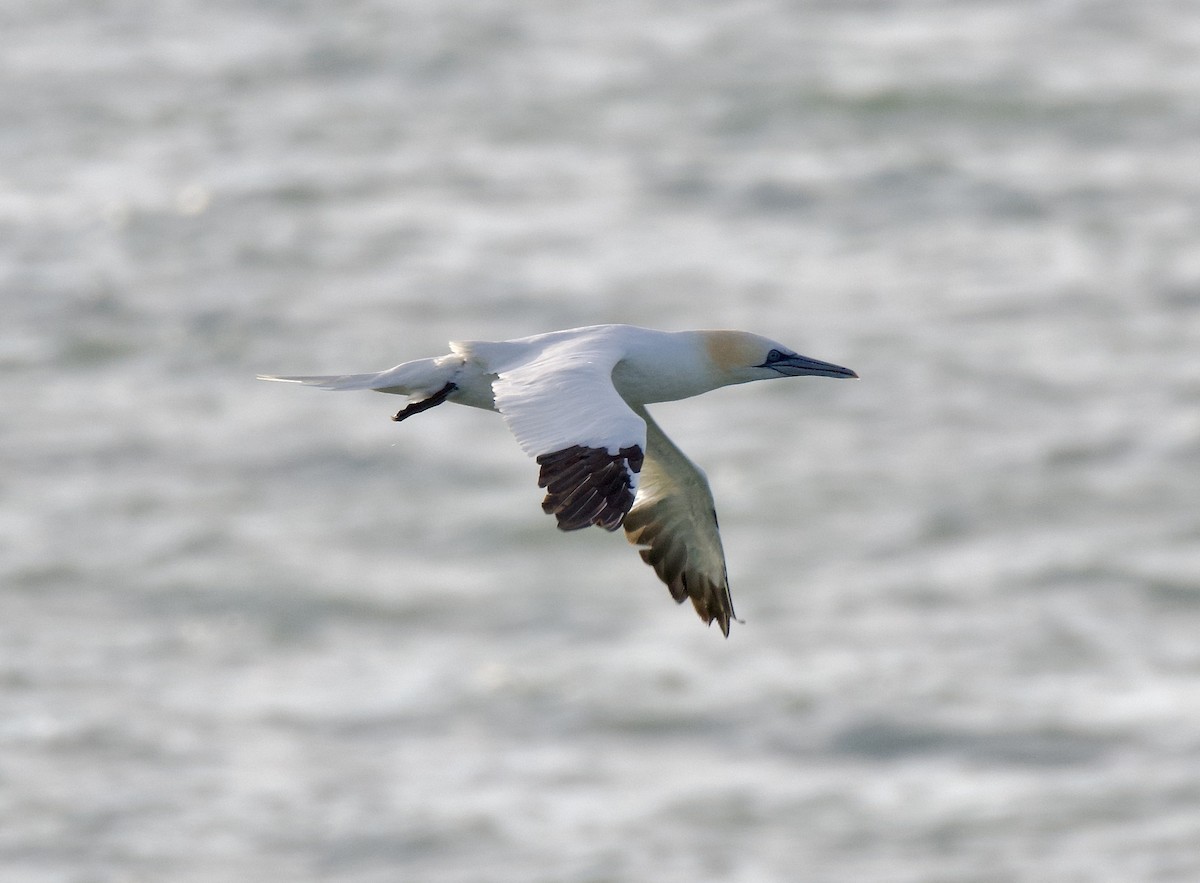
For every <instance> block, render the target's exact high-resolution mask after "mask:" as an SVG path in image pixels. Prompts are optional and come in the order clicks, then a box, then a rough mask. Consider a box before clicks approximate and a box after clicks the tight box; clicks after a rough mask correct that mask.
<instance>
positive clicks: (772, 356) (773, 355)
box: [767, 350, 785, 365]
mask: <svg viewBox="0 0 1200 883" xmlns="http://www.w3.org/2000/svg"><path fill="white" fill-rule="evenodd" d="M782 358H785V356H784V355H783V353H781V352H780V351H779V350H771V351H770V352H769V353H767V364H768V365H770V364H772V363H774V362H778V361H779V360H780V359H782Z"/></svg>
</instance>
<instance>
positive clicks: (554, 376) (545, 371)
mask: <svg viewBox="0 0 1200 883" xmlns="http://www.w3.org/2000/svg"><path fill="white" fill-rule="evenodd" d="M454 348H455V350H456V351H458V352H461V353H463V354H464V355H465V356H467V357H468V358H471V359H474V360H476V361H478V362H479V363H480V364H482V366H483V368H484V370H486V371H488V372H490V373H493V374H495V375H496V381H495V382H494V383H493V384H492V389H493V391H494V393H495V399H496V410H498V411H499V412H500V414H501V416H503V417H504V420H505V422H506V423H507V424H508V428H509V429H510V430H512V434H513V435H514V436H516V439H517V442H518V443H519V444H520V445H521V447H522V448H523V449H524V450H525V452H526V453H527V454H530V455H531V456H534V457H536V458H537V462H538V464H539V465H540V466H541V467H542V468H541V473H540V475H539V477H538V485H539V486H540V487H544V488H546V490H547V494H546V499H545V500H544V501H543V503H542V509H543V510H545V511H546V512H548V513H553V514H554V515H555V517H556V518H557V519H558V526H559V528H561V529H562V530H577V529H579V528H581V527H587V526H589V525H593V524H594V525H597V526H599V527H603V528H605V529H607V530H616V529H617V528H618V527H620V526H621V523H622V521H623V519H624V518H625V513H626V512H628V511H629V509H630V507H631V506H632V505H633V501H634V495H635V493H636V492H637V480H638V473H639V472H640V471H641V468H642V458H643V452H644V451H645V449H646V424H645V423H644V422H643V420H642V418H641V417H639V416H638V415H637V414H635V413H634V412H633V411H632V410H631V409H630V407H629V405H628V404H626V403H625V400H624V399H622V398H621V396H620V394H619V393H618V392H617V390H616V388H615V387H614V386H613V380H612V372H613V368H615V367H616V365H617V362H619V361H620V360H621V358H622V357H623V355H624V352H623V351H622V350H621V348H620V347H619V346H618V345H617V344H616V343H615V342H614V341H612V340H611V339H605V338H600V337H597V336H573V337H568V338H561V337H559V338H557V339H554V340H549V341H545V340H542V341H537V342H536V343H530V344H528V345H524V346H519V347H513V346H512V345H511V343H509V344H507V345H506V344H501V345H498V346H493V345H489V344H485V343H459V344H454Z"/></svg>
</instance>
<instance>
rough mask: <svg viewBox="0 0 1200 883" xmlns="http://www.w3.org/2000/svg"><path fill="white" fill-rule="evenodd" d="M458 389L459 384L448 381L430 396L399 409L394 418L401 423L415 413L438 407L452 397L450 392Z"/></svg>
mask: <svg viewBox="0 0 1200 883" xmlns="http://www.w3.org/2000/svg"><path fill="white" fill-rule="evenodd" d="M456 389H458V385H457V384H455V383H447V384H446V385H445V386H443V387H442V388H441V389H439V390H438V391H437V392H435V393H434V394H433V395H431V396H430V397H429V398H427V399H421V401H419V402H412V403H410V404H408V405H406V406H405V407H404V409H403V410H400V411H397V412H396V415H395V416H394V417H392V419H393V420H395V421H396V422H397V423H399V422H400V421H401V420H407V419H408V418H409V417H411V416H412V415H413V414H420V413H421V412H422V411H428V410H429V409H430V408H436V407H437V406H438V405H440V404H441V403H442V402H444V401H446V399H448V398H449V397H450V393H452V392H454V390H456Z"/></svg>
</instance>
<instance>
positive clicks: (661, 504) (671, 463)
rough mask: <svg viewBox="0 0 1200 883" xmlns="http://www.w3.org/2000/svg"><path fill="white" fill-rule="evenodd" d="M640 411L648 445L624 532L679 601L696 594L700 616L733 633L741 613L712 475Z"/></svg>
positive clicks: (693, 598)
mask: <svg viewBox="0 0 1200 883" xmlns="http://www.w3.org/2000/svg"><path fill="white" fill-rule="evenodd" d="M636 412H637V414H638V415H639V416H640V417H641V418H642V420H643V421H644V422H645V424H646V430H647V436H648V439H649V446H648V448H647V451H646V462H645V465H644V466H643V468H642V474H641V485H640V487H639V489H638V494H637V499H636V500H635V501H634V504H633V509H632V510H631V511H630V512H629V514H628V515H626V516H625V534H626V536H627V537H628V539H629V542H631V543H633V544H634V545H637V546H641V547H642V549H641V550H640V551H641V554H642V560H644V561H645V562H646V563H647V564H649V565H650V566H651V567H653V568H654V571H655V573H657V574H658V576H659V579H661V580H662V581H663V582H664V583H666V584H667V588H669V589H670V590H671V597H672V598H674V599H675V600H676V601H677V602H679V603H680V604H682V603H683V601H684V599H685V598H691V599H692V605H693V606H694V607H695V608H696V613H698V614H699V615H700V618H701V619H703V620H704V621H705V622H707V623H711V622H712V621H713V620H714V619H715V620H716V621H717V624H718V625H719V626H720V627H721V631H722V633H724V635H725V636H726V637H729V621H730V619H735V618H736V615H735V614H734V612H733V598H732V597H731V596H730V594H729V575H728V573H727V572H726V569H725V552H724V549H722V547H721V534H720V532H719V530H718V527H717V512H716V509H715V507H714V505H713V498H712V491H711V490H709V487H708V479H706V478H705V477H704V473H703V472H702V471H701V470H700V468H699V467H698V466H696V464H695V463H693V462H692V461H691V460H689V459H688V458H687V457H686V456H684V454H683V452H682V451H681V450H679V448H677V447H676V446H675V444H674V443H673V442H672V441H671V440H670V439H669V438H667V436H666V435H665V434H664V433H663V431H662V430H661V429H660V428H659V426H658V424H657V423H655V422H654V420H653V418H651V416H650V415H649V413H647V412H646V410H645V409H644V408H640V407H639V408H637V409H636Z"/></svg>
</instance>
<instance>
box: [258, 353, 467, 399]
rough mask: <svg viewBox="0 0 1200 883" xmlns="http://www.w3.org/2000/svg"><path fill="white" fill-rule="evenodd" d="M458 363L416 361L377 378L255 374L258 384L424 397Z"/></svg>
mask: <svg viewBox="0 0 1200 883" xmlns="http://www.w3.org/2000/svg"><path fill="white" fill-rule="evenodd" d="M461 364H462V362H461V360H460V359H458V358H457V357H453V356H451V357H442V358H440V359H416V360H414V361H412V362H405V363H404V364H402V365H397V366H396V367H395V368H389V369H388V370H387V371H380V372H379V373H377V374H301V375H283V374H259V375H258V379H259V380H279V381H283V382H284V383H302V384H304V385H305V386H316V387H319V388H320V389H374V390H378V391H379V392H392V393H398V394H400V395H406V396H417V397H422V396H427V395H431V394H433V393H434V392H435V391H437V390H438V389H440V388H441V387H443V386H444V385H445V384H446V383H448V382H449V381H450V379H451V376H452V374H453V373H454V370H455V368H456V367H457V366H459V365H461Z"/></svg>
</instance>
